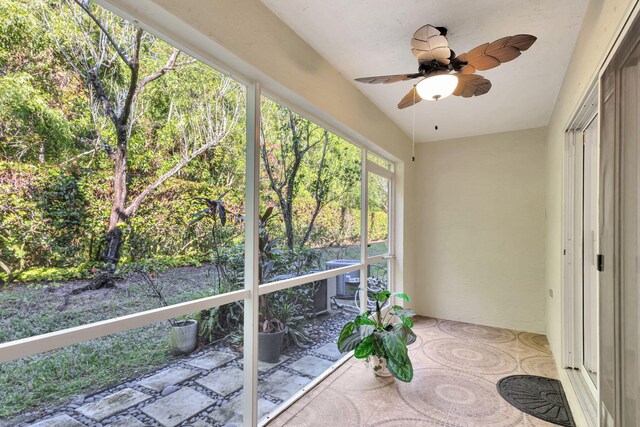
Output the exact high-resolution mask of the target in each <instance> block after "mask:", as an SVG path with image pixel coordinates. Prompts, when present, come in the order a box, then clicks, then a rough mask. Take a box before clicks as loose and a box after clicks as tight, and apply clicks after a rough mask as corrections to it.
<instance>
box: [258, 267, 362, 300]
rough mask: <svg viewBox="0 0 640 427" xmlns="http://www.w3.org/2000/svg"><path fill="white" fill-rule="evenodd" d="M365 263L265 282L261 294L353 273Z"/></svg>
mask: <svg viewBox="0 0 640 427" xmlns="http://www.w3.org/2000/svg"><path fill="white" fill-rule="evenodd" d="M362 266H363V264H362V263H358V264H353V265H347V266H344V267H340V268H334V269H331V270H324V271H321V272H319V273H313V274H307V275H304V276H298V277H292V278H291V279H285V280H279V281H277V282H271V283H265V284H263V285H261V286H260V289H259V290H258V292H259V294H260V295H266V294H270V293H272V292H277V291H282V290H284V289H289V288H293V287H296V286H300V285H304V284H306V283H311V282H316V281H318V280H324V279H329V278H332V277H335V276H340V275H341V274H346V273H351V272H352V271H356V270H360V269H361V268H362Z"/></svg>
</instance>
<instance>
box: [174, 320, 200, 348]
mask: <svg viewBox="0 0 640 427" xmlns="http://www.w3.org/2000/svg"><path fill="white" fill-rule="evenodd" d="M197 345H198V322H196V321H195V320H193V319H189V320H180V321H178V322H176V324H175V325H173V326H171V335H170V338H169V346H170V348H171V353H172V354H174V355H180V354H189V353H191V352H192V351H193V350H195V349H196V346H197Z"/></svg>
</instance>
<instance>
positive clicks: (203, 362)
mask: <svg viewBox="0 0 640 427" xmlns="http://www.w3.org/2000/svg"><path fill="white" fill-rule="evenodd" d="M235 358H237V356H236V355H234V354H230V353H224V352H222V351H210V352H208V353H206V354H204V355H202V356H199V357H196V358H195V359H191V360H189V361H187V362H186V363H187V365H191V366H195V367H196V368H200V369H206V370H208V371H210V370H212V369H215V368H217V367H220V366H222V365H224V364H225V363H228V362H231V361H232V360H233V359H235Z"/></svg>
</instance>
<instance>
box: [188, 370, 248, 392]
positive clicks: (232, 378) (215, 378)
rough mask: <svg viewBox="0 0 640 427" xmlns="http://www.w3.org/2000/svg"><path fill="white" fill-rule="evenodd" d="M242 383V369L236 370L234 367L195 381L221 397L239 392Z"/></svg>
mask: <svg viewBox="0 0 640 427" xmlns="http://www.w3.org/2000/svg"><path fill="white" fill-rule="evenodd" d="M242 381H243V378H242V369H238V368H236V367H235V366H227V367H226V368H222V369H220V370H218V371H215V372H212V373H210V374H209V375H207V376H206V377H202V378H200V379H198V380H196V383H198V384H200V385H201V386H202V387H205V388H208V389H209V390H211V391H213V392H215V393H218V394H219V395H221V396H227V395H229V394H231V393H233V392H234V391H237V390H240V389H241V388H242Z"/></svg>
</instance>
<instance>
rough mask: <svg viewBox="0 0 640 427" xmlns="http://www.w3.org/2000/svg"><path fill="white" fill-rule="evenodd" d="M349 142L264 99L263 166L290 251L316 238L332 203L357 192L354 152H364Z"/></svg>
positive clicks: (358, 164) (357, 177) (358, 167)
mask: <svg viewBox="0 0 640 427" xmlns="http://www.w3.org/2000/svg"><path fill="white" fill-rule="evenodd" d="M343 143H344V142H343V141H342V140H340V138H338V137H337V136H335V135H333V134H331V133H330V132H328V131H327V130H326V129H324V128H322V127H320V126H318V125H316V124H315V123H313V122H311V121H309V120H307V119H305V118H304V117H301V116H299V115H297V114H295V113H293V112H292V111H291V110H289V109H287V108H284V107H282V106H280V105H278V104H276V103H275V102H273V101H269V100H266V99H263V109H262V127H261V147H260V148H261V158H262V165H263V168H264V174H265V175H266V177H267V179H268V183H269V188H270V190H271V191H272V192H273V194H274V195H275V198H276V200H277V204H278V206H279V207H280V214H281V216H282V219H283V222H284V228H285V237H286V245H287V248H288V249H289V250H294V249H295V248H296V247H298V248H303V247H304V246H305V245H306V244H307V243H308V242H309V241H310V239H311V237H312V232H313V230H314V225H315V222H316V220H317V218H318V215H319V214H320V212H321V210H322V209H323V208H324V207H325V206H326V205H327V204H328V203H330V202H333V201H336V200H340V199H341V198H342V197H343V196H344V195H345V194H347V193H349V192H353V190H354V184H355V183H356V182H357V181H358V179H359V171H360V163H359V159H358V158H353V155H352V154H351V153H353V151H356V152H357V151H358V150H350V152H347V151H346V150H344V149H343V148H344V147H345V146H344V145H343ZM344 144H346V143H344ZM349 147H350V148H353V147H352V146H349ZM350 154H351V155H350ZM356 190H359V189H357V188H356ZM358 193H359V191H358ZM303 198H304V199H306V200H307V201H310V204H311V206H310V208H309V211H308V213H307V216H306V218H299V216H300V215H299V213H297V212H296V205H297V203H299V202H300V200H301V199H303ZM296 216H298V218H296Z"/></svg>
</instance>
